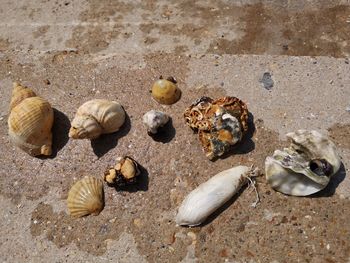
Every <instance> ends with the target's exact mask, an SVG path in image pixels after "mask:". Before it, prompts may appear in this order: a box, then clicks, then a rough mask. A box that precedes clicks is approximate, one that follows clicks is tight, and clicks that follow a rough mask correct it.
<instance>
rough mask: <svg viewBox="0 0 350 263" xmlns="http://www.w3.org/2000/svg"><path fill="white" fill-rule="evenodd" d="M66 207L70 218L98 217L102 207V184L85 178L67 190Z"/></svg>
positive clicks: (90, 178)
mask: <svg viewBox="0 0 350 263" xmlns="http://www.w3.org/2000/svg"><path fill="white" fill-rule="evenodd" d="M67 205H68V209H69V212H70V214H71V216H73V217H82V216H86V215H90V214H92V215H98V214H99V213H100V212H101V211H102V210H103V207H104V193H103V182H102V180H100V179H97V178H95V177H91V176H86V177H84V178H83V179H81V180H80V181H78V182H76V183H75V184H74V185H73V186H72V188H71V189H70V190H69V193H68V198H67Z"/></svg>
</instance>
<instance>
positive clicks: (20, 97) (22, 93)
mask: <svg viewBox="0 0 350 263" xmlns="http://www.w3.org/2000/svg"><path fill="white" fill-rule="evenodd" d="M53 121H54V113H53V109H52V108H51V105H50V103H49V102H47V101H46V100H44V99H43V98H40V97H37V96H35V93H34V92H33V91H31V90H30V89H29V88H27V87H22V86H21V85H20V84H18V83H15V84H14V90H13V96H12V100H11V105H10V115H9V118H8V127H9V136H10V139H11V141H12V142H13V143H14V144H15V145H16V146H17V147H19V148H21V149H22V150H24V151H25V152H27V153H29V154H30V155H32V156H37V155H51V152H52V150H51V146H52V132H51V129H52V125H53Z"/></svg>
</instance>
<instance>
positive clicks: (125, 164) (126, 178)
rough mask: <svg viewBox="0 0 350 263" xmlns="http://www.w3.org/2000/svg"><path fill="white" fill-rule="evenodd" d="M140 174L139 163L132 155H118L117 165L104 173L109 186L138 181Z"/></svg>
mask: <svg viewBox="0 0 350 263" xmlns="http://www.w3.org/2000/svg"><path fill="white" fill-rule="evenodd" d="M139 175H140V170H139V168H138V164H137V162H136V161H135V160H133V159H132V158H130V157H127V156H125V157H118V158H117V162H116V165H115V166H114V167H112V168H109V169H108V170H107V171H106V172H105V175H104V180H105V181H106V182H107V184H108V185H109V186H118V187H120V186H125V185H129V184H134V183H137V177H138V176H139Z"/></svg>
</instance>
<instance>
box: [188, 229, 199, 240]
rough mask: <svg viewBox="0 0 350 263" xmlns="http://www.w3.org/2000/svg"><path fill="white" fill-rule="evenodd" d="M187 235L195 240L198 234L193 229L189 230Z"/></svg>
mask: <svg viewBox="0 0 350 263" xmlns="http://www.w3.org/2000/svg"><path fill="white" fill-rule="evenodd" d="M187 236H188V237H190V238H191V239H192V242H195V241H196V240H197V235H196V234H195V233H194V232H192V231H190V232H188V233H187Z"/></svg>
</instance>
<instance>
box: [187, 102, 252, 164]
mask: <svg viewBox="0 0 350 263" xmlns="http://www.w3.org/2000/svg"><path fill="white" fill-rule="evenodd" d="M184 117H185V120H186V123H187V125H188V126H190V127H191V128H192V129H193V130H195V131H198V136H199V140H200V142H201V143H202V146H203V150H204V152H205V153H206V155H207V157H208V158H209V159H214V158H216V157H219V156H221V155H223V154H224V153H225V152H227V151H229V150H230V148H231V146H232V145H234V144H236V143H237V142H239V141H240V140H241V139H242V137H243V135H244V133H245V132H246V131H247V130H248V109H247V106H246V104H245V103H244V102H243V101H241V100H240V99H238V98H235V97H223V98H220V99H217V100H213V99H211V98H209V97H202V98H200V99H198V100H196V101H195V102H194V103H193V104H192V105H191V106H190V107H188V108H187V109H186V111H185V113H184Z"/></svg>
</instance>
